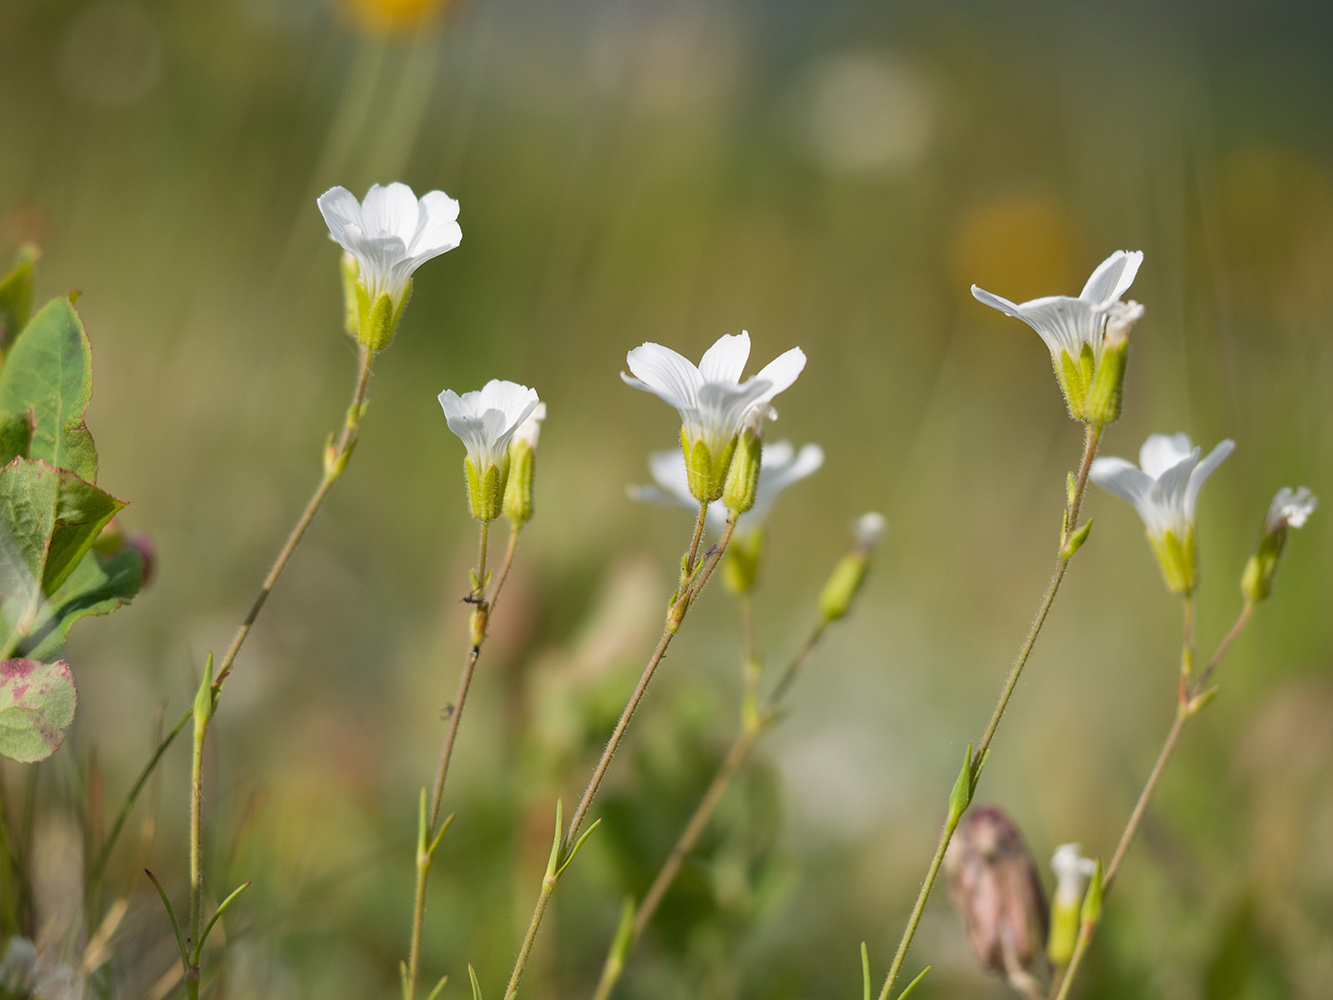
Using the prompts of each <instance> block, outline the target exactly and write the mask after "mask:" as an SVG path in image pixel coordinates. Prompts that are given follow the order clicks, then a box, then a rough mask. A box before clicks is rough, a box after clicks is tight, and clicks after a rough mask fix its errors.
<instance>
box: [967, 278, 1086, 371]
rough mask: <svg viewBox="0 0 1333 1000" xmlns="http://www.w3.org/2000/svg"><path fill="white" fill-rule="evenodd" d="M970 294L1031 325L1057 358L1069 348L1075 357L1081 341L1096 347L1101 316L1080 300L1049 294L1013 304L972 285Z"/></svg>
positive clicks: (1082, 343) (1080, 346)
mask: <svg viewBox="0 0 1333 1000" xmlns="http://www.w3.org/2000/svg"><path fill="white" fill-rule="evenodd" d="M972 295H973V296H974V297H975V298H976V300H977V301H978V302H981V303H983V304H985V305H988V306H991V307H992V308H995V309H998V310H1000V312H1002V313H1004V314H1005V315H1006V316H1012V317H1014V319H1021V320H1022V321H1023V322H1024V323H1026V324H1027V325H1028V326H1030V327H1032V329H1034V330H1036V331H1037V333H1038V334H1040V335H1041V339H1042V340H1043V341H1045V342H1046V347H1047V349H1048V350H1050V352H1051V354H1052V355H1055V356H1057V357H1058V356H1059V354H1060V352H1061V351H1068V352H1069V355H1070V357H1072V358H1075V359H1077V358H1078V356H1079V352H1080V351H1082V349H1083V345H1084V344H1092V345H1093V347H1094V349H1096V348H1097V346H1098V340H1099V336H1100V334H1101V331H1102V324H1103V322H1104V317H1103V316H1101V315H1100V314H1096V313H1094V312H1093V311H1092V309H1091V308H1090V307H1089V305H1088V303H1086V302H1084V301H1083V300H1082V299H1074V298H1070V297H1069V296H1067V295H1051V296H1047V297H1046V298H1041V299H1032V300H1031V301H1030V302H1024V303H1023V304H1022V305H1016V304H1014V303H1013V302H1010V301H1009V300H1008V299H1003V298H1000V296H998V295H992V294H991V293H990V292H988V291H985V290H984V289H981V288H978V287H977V286H976V285H973V286H972Z"/></svg>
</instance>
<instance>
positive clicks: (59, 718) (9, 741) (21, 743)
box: [0, 659, 79, 764]
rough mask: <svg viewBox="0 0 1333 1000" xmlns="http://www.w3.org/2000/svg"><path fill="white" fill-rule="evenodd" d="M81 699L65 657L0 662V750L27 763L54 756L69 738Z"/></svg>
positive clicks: (13, 758) (0, 752)
mask: <svg viewBox="0 0 1333 1000" xmlns="http://www.w3.org/2000/svg"><path fill="white" fill-rule="evenodd" d="M78 700H79V699H78V693H77V692H76V691H75V689H74V675H73V674H71V673H70V670H69V664H68V663H66V662H65V661H64V660H57V661H56V662H55V663H41V662H39V661H37V660H23V659H15V660H4V661H3V662H0V754H4V755H5V756H6V757H9V758H10V759H11V760H17V761H19V762H20V763H23V764H31V763H33V762H34V761H38V760H45V759H46V758H47V757H50V756H51V755H52V754H53V753H55V752H56V751H57V750H59V749H60V744H62V743H64V742H65V732H66V730H68V729H69V727H70V724H71V723H72V722H73V721H74V709H75V708H76V706H77V705H78Z"/></svg>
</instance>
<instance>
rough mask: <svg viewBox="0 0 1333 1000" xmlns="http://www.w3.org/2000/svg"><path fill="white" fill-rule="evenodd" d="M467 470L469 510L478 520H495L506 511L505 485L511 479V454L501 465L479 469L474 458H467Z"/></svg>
mask: <svg viewBox="0 0 1333 1000" xmlns="http://www.w3.org/2000/svg"><path fill="white" fill-rule="evenodd" d="M463 466H464V468H465V470H466V472H467V499H468V510H469V512H470V513H471V514H472V516H473V517H474V518H475V519H476V520H478V521H494V520H495V519H496V518H497V517H499V516H500V514H501V513H503V511H504V499H505V486H506V484H507V483H508V480H509V456H508V454H506V455H505V457H504V461H502V462H501V463H500V464H499V465H488V466H486V468H484V469H478V468H477V466H476V464H475V463H473V461H472V459H471V458H470V457H469V458H465V459H464V460H463Z"/></svg>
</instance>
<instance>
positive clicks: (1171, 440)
mask: <svg viewBox="0 0 1333 1000" xmlns="http://www.w3.org/2000/svg"><path fill="white" fill-rule="evenodd" d="M1193 448H1194V445H1193V444H1192V443H1191V442H1190V436H1189V435H1188V434H1185V433H1184V432H1181V433H1180V434H1171V435H1167V434H1151V435H1149V436H1148V440H1147V441H1144V442H1143V447H1142V448H1140V449H1139V465H1140V466H1141V467H1142V468H1143V471H1144V472H1146V473H1148V475H1150V476H1152V477H1153V478H1154V479H1160V478H1161V477H1162V473H1163V472H1165V471H1166V470H1167V469H1169V468H1171V467H1172V466H1174V465H1178V464H1179V463H1180V460H1181V459H1183V458H1184V457H1185V456H1186V455H1188V454H1189V453H1190V452H1191V451H1192V450H1193Z"/></svg>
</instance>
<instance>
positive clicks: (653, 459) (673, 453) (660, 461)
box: [648, 448, 699, 510]
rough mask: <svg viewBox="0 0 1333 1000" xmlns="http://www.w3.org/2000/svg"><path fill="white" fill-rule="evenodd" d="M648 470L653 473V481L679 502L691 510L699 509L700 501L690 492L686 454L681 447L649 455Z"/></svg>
mask: <svg viewBox="0 0 1333 1000" xmlns="http://www.w3.org/2000/svg"><path fill="white" fill-rule="evenodd" d="M648 471H649V472H651V473H652V476H653V481H654V482H655V483H657V485H658V486H660V487H662V489H664V490H666V492H668V493H670V494H671V495H672V496H673V497H675V499H676V501H677V502H678V503H682V504H684V505H685V506H686V507H688V508H690V509H691V510H698V509H699V501H698V500H696V499H694V496H693V495H692V494H691V493H690V480H689V474H688V473H687V472H686V471H685V456H684V454H682V452H681V450H680V449H679V448H671V449H669V450H668V451H655V452H653V453H652V454H651V455H649V456H648Z"/></svg>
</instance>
